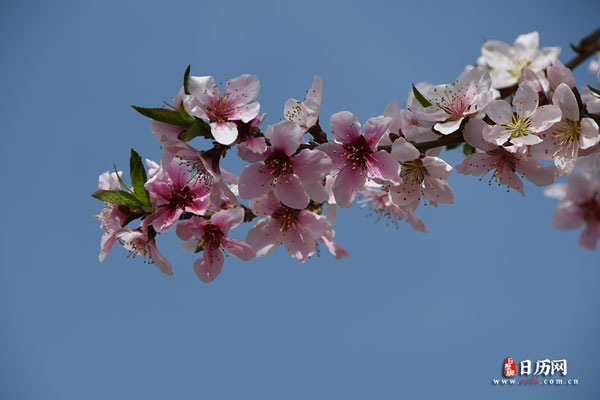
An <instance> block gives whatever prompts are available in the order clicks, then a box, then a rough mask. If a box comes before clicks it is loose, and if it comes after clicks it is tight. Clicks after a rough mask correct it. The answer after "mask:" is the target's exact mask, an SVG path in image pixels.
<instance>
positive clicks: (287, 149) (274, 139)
mask: <svg viewBox="0 0 600 400" xmlns="http://www.w3.org/2000/svg"><path fill="white" fill-rule="evenodd" d="M302 133H303V131H302V128H300V127H299V126H298V125H296V124H295V123H293V122H290V121H281V122H280V123H278V124H275V125H269V127H268V128H267V130H266V131H265V136H266V137H267V138H269V139H270V140H271V147H273V148H274V149H277V150H280V151H282V152H284V153H285V154H287V155H288V156H291V155H292V154H294V152H295V151H296V150H297V149H298V146H300V143H301V142H302Z"/></svg>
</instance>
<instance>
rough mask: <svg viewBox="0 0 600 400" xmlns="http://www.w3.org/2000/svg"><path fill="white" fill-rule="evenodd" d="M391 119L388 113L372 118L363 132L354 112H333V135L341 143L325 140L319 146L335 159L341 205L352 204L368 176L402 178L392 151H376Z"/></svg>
mask: <svg viewBox="0 0 600 400" xmlns="http://www.w3.org/2000/svg"><path fill="white" fill-rule="evenodd" d="M391 121H392V119H391V118H389V117H377V118H371V119H369V120H368V121H367V124H366V125H365V133H364V135H363V134H362V133H361V126H360V123H359V122H358V120H357V119H356V117H355V116H354V115H353V114H352V113H350V112H348V111H341V112H338V113H336V114H333V115H332V116H331V127H332V133H333V136H334V137H335V138H336V139H337V140H338V141H340V142H341V143H337V142H329V143H325V144H322V145H320V146H319V147H318V149H319V150H322V151H324V152H325V153H327V155H328V156H329V157H330V158H331V160H332V162H333V170H332V172H334V173H335V174H336V179H335V183H334V184H333V194H334V195H335V200H336V202H337V204H339V205H340V206H341V207H350V205H351V204H352V201H353V200H354V198H355V197H356V195H357V194H358V192H360V191H361V190H362V188H363V187H364V186H365V182H366V181H367V178H369V179H374V180H381V181H390V182H394V183H398V182H399V176H398V172H399V165H398V162H397V161H396V160H394V158H393V157H392V156H391V155H390V154H389V153H387V152H385V151H383V150H380V151H377V145H378V144H379V141H380V140H381V138H382V137H383V135H384V134H386V133H387V131H388V129H389V127H390V124H391Z"/></svg>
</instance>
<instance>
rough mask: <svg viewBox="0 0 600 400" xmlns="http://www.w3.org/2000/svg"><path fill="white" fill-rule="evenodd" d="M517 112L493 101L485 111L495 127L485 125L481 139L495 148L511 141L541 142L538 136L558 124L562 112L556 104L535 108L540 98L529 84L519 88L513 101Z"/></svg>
mask: <svg viewBox="0 0 600 400" xmlns="http://www.w3.org/2000/svg"><path fill="white" fill-rule="evenodd" d="M512 104H513V106H514V107H515V108H516V110H517V111H516V113H515V112H513V110H512V107H511V105H510V104H509V103H508V102H506V101H504V100H494V101H492V102H491V103H490V104H489V105H488V106H487V107H486V109H485V112H486V114H487V115H488V117H489V118H490V119H491V120H492V121H494V122H495V123H496V125H490V126H486V127H485V128H484V130H483V138H484V139H485V140H487V141H488V142H490V143H494V144H496V145H498V146H501V145H503V144H504V143H506V142H508V141H510V143H512V144H514V145H534V144H537V143H541V141H542V139H541V138H540V136H538V134H540V133H541V132H543V131H544V130H546V129H548V128H550V127H551V126H552V125H553V124H555V123H557V122H558V121H560V118H561V110H560V108H559V107H558V106H556V105H546V106H541V107H538V104H539V95H538V93H537V92H536V91H535V90H534V89H533V88H532V87H531V85H521V86H520V87H519V89H518V90H517V93H516V94H515V97H514V98H513V100H512Z"/></svg>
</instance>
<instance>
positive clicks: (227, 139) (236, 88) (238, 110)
mask: <svg viewBox="0 0 600 400" xmlns="http://www.w3.org/2000/svg"><path fill="white" fill-rule="evenodd" d="M259 89H260V82H259V80H258V78H257V77H256V75H249V74H244V75H241V76H238V77H237V78H234V79H232V80H230V81H229V82H227V85H226V90H225V93H223V94H221V91H220V90H219V88H218V87H217V86H216V85H215V80H214V78H213V77H212V76H190V77H189V78H188V90H189V91H190V93H191V95H192V96H193V97H191V98H186V100H185V108H186V110H187V111H188V112H189V113H190V114H191V115H194V116H196V117H198V118H204V119H208V120H209V121H210V127H211V132H212V135H213V137H214V138H215V140H216V141H217V142H219V143H221V144H224V145H229V144H232V143H233V142H235V140H236V139H237V137H238V129H237V125H236V123H235V121H242V122H243V123H248V122H250V121H252V120H253V119H254V118H255V117H256V116H257V115H258V111H259V109H260V104H259V103H258V102H252V101H253V100H254V99H256V96H258V91H259Z"/></svg>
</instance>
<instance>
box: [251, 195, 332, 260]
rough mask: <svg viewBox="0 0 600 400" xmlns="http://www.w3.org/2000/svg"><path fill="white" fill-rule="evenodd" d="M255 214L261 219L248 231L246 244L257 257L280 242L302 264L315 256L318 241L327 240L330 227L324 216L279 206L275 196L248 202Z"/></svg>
mask: <svg viewBox="0 0 600 400" xmlns="http://www.w3.org/2000/svg"><path fill="white" fill-rule="evenodd" d="M250 207H251V208H252V211H253V212H254V214H256V215H257V216H259V217H266V218H261V219H260V220H259V221H258V222H257V223H256V224H255V225H254V227H253V228H252V229H250V230H249V231H248V235H247V236H246V242H247V243H248V244H250V246H252V248H253V249H254V250H255V252H256V256H257V257H263V256H266V255H267V254H269V253H270V252H271V251H273V250H274V249H275V248H277V247H278V246H279V245H280V244H281V243H282V242H283V243H284V245H285V248H286V249H287V251H288V253H290V255H291V256H292V257H293V258H295V259H297V260H298V262H301V263H303V262H305V261H306V260H307V259H308V257H310V256H311V255H313V254H314V253H315V248H316V245H317V242H318V241H319V239H321V238H322V237H323V236H324V235H325V237H326V239H329V237H328V236H327V235H328V232H329V231H330V230H331V225H330V224H329V222H327V219H326V217H325V216H323V215H318V214H315V213H314V212H312V211H308V210H298V209H296V208H290V207H287V206H285V205H283V204H281V202H280V200H279V198H278V197H277V194H276V193H275V192H274V191H270V192H269V193H267V194H266V195H264V196H262V197H259V198H256V199H252V200H250Z"/></svg>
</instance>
